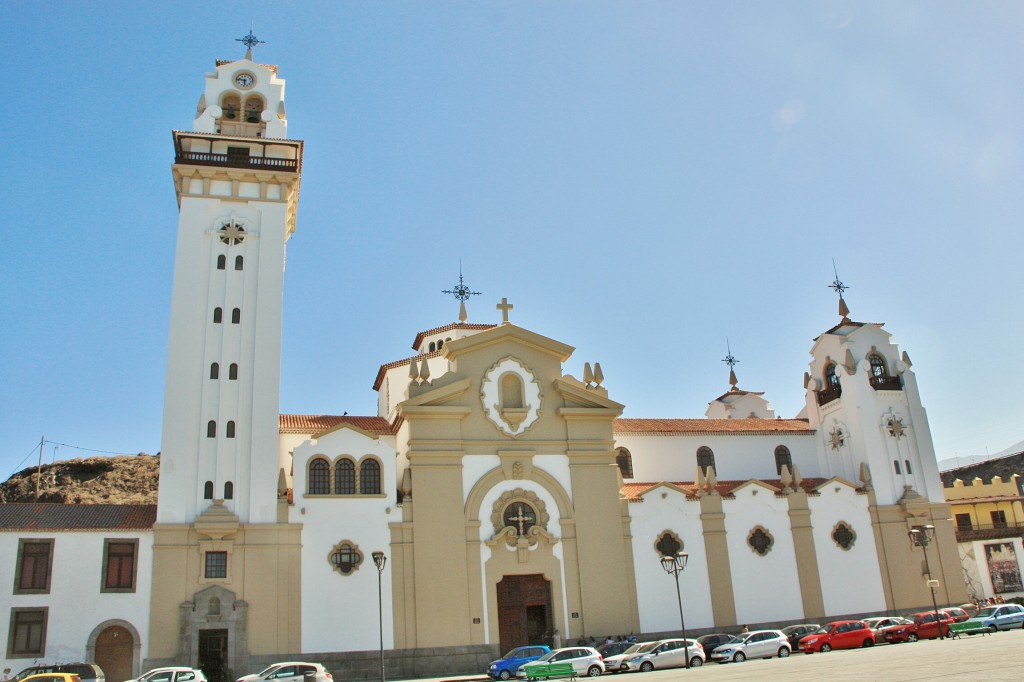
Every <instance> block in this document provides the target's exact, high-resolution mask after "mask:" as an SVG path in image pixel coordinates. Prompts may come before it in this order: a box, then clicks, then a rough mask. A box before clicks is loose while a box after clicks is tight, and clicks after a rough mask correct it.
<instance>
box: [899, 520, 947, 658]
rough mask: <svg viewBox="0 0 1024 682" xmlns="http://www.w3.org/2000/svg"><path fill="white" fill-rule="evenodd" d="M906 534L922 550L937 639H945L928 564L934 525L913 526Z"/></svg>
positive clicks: (933, 537) (933, 536)
mask: <svg viewBox="0 0 1024 682" xmlns="http://www.w3.org/2000/svg"><path fill="white" fill-rule="evenodd" d="M907 535H908V536H909V537H910V542H911V544H913V545H914V546H915V547H920V548H921V551H923V552H924V572H925V573H926V574H927V575H928V589H929V590H931V593H932V610H933V611H934V612H935V625H936V627H938V628H939V639H945V637H944V636H943V634H942V622H941V621H940V619H939V605H938V603H936V601H935V583H934V581H933V580H932V569H931V566H929V565H928V545H929V544H931V541H932V540H934V539H935V526H933V525H931V524H930V523H929V524H928V525H926V526H914V527H913V528H911V529H910V530H909V531H907Z"/></svg>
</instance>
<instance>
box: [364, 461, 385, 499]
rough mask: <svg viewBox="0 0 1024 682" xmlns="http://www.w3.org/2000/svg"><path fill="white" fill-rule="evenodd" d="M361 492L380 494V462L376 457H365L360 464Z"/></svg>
mask: <svg viewBox="0 0 1024 682" xmlns="http://www.w3.org/2000/svg"><path fill="white" fill-rule="evenodd" d="M359 494H360V495H379V494H380V463H379V462H378V461H377V460H375V459H365V460H363V461H362V463H360V465H359Z"/></svg>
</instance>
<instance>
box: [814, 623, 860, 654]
mask: <svg viewBox="0 0 1024 682" xmlns="http://www.w3.org/2000/svg"><path fill="white" fill-rule="evenodd" d="M874 645H875V633H874V632H872V631H871V628H869V627H868V624H867V623H865V622H864V621H862V620H837V621H835V622H832V623H826V624H825V625H822V626H821V627H820V628H818V629H817V630H816V631H815V632H812V633H811V634H809V635H805V636H804V637H803V638H801V639H800V643H799V644H798V645H797V647H798V648H799V649H800V651H802V652H804V653H805V654H813V653H814V652H815V651H820V652H821V653H827V652H829V651H832V650H833V649H858V648H860V647H867V646H874Z"/></svg>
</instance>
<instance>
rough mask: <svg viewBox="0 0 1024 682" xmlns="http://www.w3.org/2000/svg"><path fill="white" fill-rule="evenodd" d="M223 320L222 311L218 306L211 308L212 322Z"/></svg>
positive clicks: (216, 322)
mask: <svg viewBox="0 0 1024 682" xmlns="http://www.w3.org/2000/svg"><path fill="white" fill-rule="evenodd" d="M223 321H224V311H223V310H221V309H220V308H214V309H213V323H214V324H220V323H221V322H223Z"/></svg>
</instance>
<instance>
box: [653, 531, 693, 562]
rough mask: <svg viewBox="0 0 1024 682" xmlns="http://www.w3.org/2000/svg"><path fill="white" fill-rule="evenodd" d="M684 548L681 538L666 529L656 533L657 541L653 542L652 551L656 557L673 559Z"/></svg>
mask: <svg viewBox="0 0 1024 682" xmlns="http://www.w3.org/2000/svg"><path fill="white" fill-rule="evenodd" d="M684 547H685V545H684V544H683V540H682V538H680V537H679V535H678V534H677V533H676V532H675V531H671V530H668V529H666V530H663V531H661V532H660V533H658V539H657V540H655V541H654V551H655V552H657V553H658V556H663V557H664V556H668V557H674V556H676V555H677V554H678V553H679V552H682V551H683V548H684ZM673 548H674V549H673Z"/></svg>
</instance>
